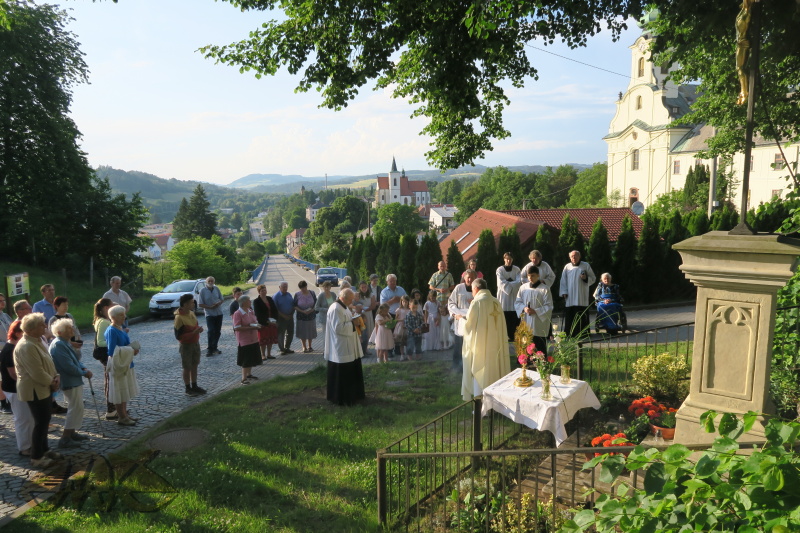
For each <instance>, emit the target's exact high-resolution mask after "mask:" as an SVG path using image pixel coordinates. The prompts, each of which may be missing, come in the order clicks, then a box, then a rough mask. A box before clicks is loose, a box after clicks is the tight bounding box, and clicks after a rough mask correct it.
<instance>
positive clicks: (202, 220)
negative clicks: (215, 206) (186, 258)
mask: <svg viewBox="0 0 800 533" xmlns="http://www.w3.org/2000/svg"><path fill="white" fill-rule="evenodd" d="M210 205H211V204H210V203H209V201H208V199H207V198H206V191H205V189H204V188H203V186H202V185H199V184H198V185H197V187H195V189H194V193H193V194H192V197H191V198H190V199H189V201H188V202H187V201H186V198H184V199H183V200H181V205H180V207H179V208H178V214H177V215H175V220H174V221H173V224H174V225H175V226H174V228H173V232H172V235H173V237H174V238H175V240H178V241H182V240H185V239H191V238H193V237H201V238H203V239H210V238H211V237H212V236H213V235H215V233H216V230H217V215H216V214H215V213H212V212H211V211H210V209H209V208H210Z"/></svg>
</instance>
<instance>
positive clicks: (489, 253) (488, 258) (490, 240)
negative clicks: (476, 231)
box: [475, 229, 499, 294]
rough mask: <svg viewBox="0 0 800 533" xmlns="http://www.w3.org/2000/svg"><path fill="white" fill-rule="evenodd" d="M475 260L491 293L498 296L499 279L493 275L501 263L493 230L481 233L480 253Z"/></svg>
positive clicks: (479, 241) (479, 239)
mask: <svg viewBox="0 0 800 533" xmlns="http://www.w3.org/2000/svg"><path fill="white" fill-rule="evenodd" d="M475 258H476V259H477V260H478V269H479V270H480V271H481V272H483V279H485V280H486V284H487V285H488V287H489V291H491V293H492V294H497V277H496V276H493V275H492V273H493V272H494V271H495V269H497V267H498V266H499V261H498V259H497V248H496V247H495V243H494V234H493V233H492V230H490V229H485V230H483V231H481V234H480V236H479V237H478V252H477V254H476V256H475Z"/></svg>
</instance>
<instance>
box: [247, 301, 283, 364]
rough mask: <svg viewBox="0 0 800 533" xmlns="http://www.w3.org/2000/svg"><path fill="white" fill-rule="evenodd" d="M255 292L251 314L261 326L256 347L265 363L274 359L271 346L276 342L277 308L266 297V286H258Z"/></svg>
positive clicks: (273, 302)
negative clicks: (256, 296)
mask: <svg viewBox="0 0 800 533" xmlns="http://www.w3.org/2000/svg"><path fill="white" fill-rule="evenodd" d="M256 291H257V292H258V298H256V299H255V300H254V301H253V312H254V313H255V315H256V320H258V323H259V324H261V328H259V330H258V346H259V349H260V350H261V360H262V361H266V360H267V359H275V356H274V355H272V345H273V344H275V343H277V342H278V307H277V306H276V305H275V300H273V299H272V297H270V296H267V286H266V285H259V286H258V287H256ZM239 296H241V293H240V294H239ZM237 309H238V301H237Z"/></svg>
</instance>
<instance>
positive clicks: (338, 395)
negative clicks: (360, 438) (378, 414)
mask: <svg viewBox="0 0 800 533" xmlns="http://www.w3.org/2000/svg"><path fill="white" fill-rule="evenodd" d="M354 299H355V294H354V293H353V290H352V289H342V290H341V292H339V298H338V299H337V300H336V302H334V303H333V304H331V306H330V307H329V308H328V315H327V325H326V328H325V360H326V361H328V401H330V402H333V403H335V404H338V405H351V404H353V403H355V402H357V401H359V400H363V399H364V397H365V394H364V374H363V371H362V369H361V358H362V357H363V356H364V352H363V351H362V350H361V340H360V337H359V334H358V332H357V330H356V327H355V324H354V323H353V313H352V312H351V311H350V305H351V304H352V303H353V300H354Z"/></svg>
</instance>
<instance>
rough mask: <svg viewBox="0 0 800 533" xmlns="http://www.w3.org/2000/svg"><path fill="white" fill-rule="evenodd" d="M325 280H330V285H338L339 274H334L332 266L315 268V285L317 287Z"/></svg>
mask: <svg viewBox="0 0 800 533" xmlns="http://www.w3.org/2000/svg"><path fill="white" fill-rule="evenodd" d="M326 281H330V282H331V285H333V286H334V287H338V286H339V276H338V275H337V274H336V271H335V270H334V269H332V268H320V269H318V270H317V281H316V285H317V287H319V286H320V285H322V284H323V283H325V282H326Z"/></svg>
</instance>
